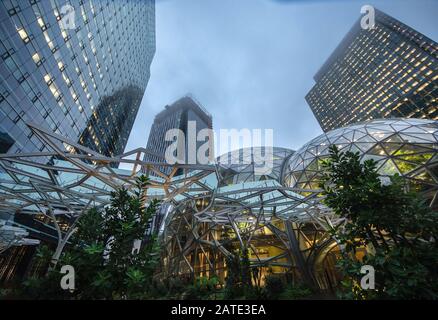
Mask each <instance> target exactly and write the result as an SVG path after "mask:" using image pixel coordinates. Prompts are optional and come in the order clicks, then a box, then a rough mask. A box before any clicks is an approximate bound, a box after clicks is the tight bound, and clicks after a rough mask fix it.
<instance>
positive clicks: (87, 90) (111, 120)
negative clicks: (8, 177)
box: [0, 0, 155, 156]
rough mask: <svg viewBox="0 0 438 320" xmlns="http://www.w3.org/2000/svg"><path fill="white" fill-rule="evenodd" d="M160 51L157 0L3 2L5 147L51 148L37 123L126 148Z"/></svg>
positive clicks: (98, 145) (0, 96)
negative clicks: (37, 129) (33, 129)
mask: <svg viewBox="0 0 438 320" xmlns="http://www.w3.org/2000/svg"><path fill="white" fill-rule="evenodd" d="M154 54H155V3H154V1H153V0H114V1H112V0H93V1H91V0H82V1H66V0H44V1H40V0H26V1H23V0H21V1H19V0H4V1H1V3H0V80H1V82H0V106H1V107H0V139H1V144H0V145H1V150H0V152H2V153H4V152H9V153H17V152H33V151H43V150H44V149H45V146H44V145H43V144H42V143H41V142H39V140H38V139H36V137H34V136H33V135H32V132H31V131H30V130H29V128H28V127H27V126H26V122H33V123H36V124H39V125H41V126H44V127H46V128H50V129H51V130H52V131H53V132H55V133H58V134H61V135H63V136H66V137H68V138H70V139H72V140H74V141H79V143H81V144H83V145H85V146H87V147H89V148H91V149H93V150H96V151H98V152H100V153H103V154H105V155H108V156H112V155H115V154H118V153H122V152H123V150H124V147H125V145H126V142H127V140H128V137H129V133H130V131H131V128H132V125H133V123H134V119H135V117H136V114H137V111H138V108H139V106H140V102H141V99H142V96H143V93H144V91H145V89H146V85H147V83H148V80H149V76H150V64H151V61H152V59H153V56H154ZM72 151H73V150H72Z"/></svg>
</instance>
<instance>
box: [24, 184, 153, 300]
mask: <svg viewBox="0 0 438 320" xmlns="http://www.w3.org/2000/svg"><path fill="white" fill-rule="evenodd" d="M148 185H149V180H148V179H147V178H146V177H144V176H142V177H139V178H138V179H137V182H136V186H135V189H134V190H133V191H128V190H127V189H125V188H121V189H118V190H116V191H115V192H113V193H112V194H111V204H110V205H109V206H108V207H106V208H105V209H104V210H103V211H99V210H96V209H92V210H90V211H89V212H88V213H87V214H85V215H83V216H82V217H81V218H80V220H79V221H78V224H77V231H76V233H75V234H74V235H73V237H72V239H71V245H70V246H69V247H68V248H67V250H65V251H64V253H63V254H62V256H61V259H60V262H59V264H58V266H57V268H56V269H54V270H51V271H49V273H48V275H47V276H46V277H44V278H41V279H29V281H28V282H27V283H26V284H27V285H25V288H26V290H24V291H23V292H22V293H23V294H24V295H26V294H28V296H34V297H35V298H39V297H43V296H44V298H49V299H50V298H53V299H57V298H74V299H142V298H149V297H150V296H149V293H148V292H149V288H150V286H151V283H152V277H153V275H154V272H155V270H156V267H157V265H158V262H159V250H160V248H159V245H158V241H157V239H156V237H155V236H152V237H150V238H149V239H148V241H147V242H145V243H143V244H142V245H141V247H140V250H139V251H138V252H133V246H134V242H135V241H136V240H143V239H144V238H145V232H146V230H147V229H148V227H149V225H148V224H149V222H150V219H151V217H152V215H153V214H155V212H156V210H157V207H158V205H159V202H158V201H157V200H152V201H150V202H149V203H148V204H147V199H146V192H147V188H148ZM66 264H69V265H72V266H73V267H74V269H75V275H76V277H75V280H76V281H75V282H76V286H75V287H76V290H75V291H74V292H73V293H67V292H64V291H62V290H61V288H60V286H59V280H60V278H61V276H62V275H60V274H59V269H60V268H61V267H62V265H66ZM47 288H50V290H49V291H47ZM44 292H50V296H47V294H43V296H42V295H41V293H44Z"/></svg>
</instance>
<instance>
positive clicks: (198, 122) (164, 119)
mask: <svg viewBox="0 0 438 320" xmlns="http://www.w3.org/2000/svg"><path fill="white" fill-rule="evenodd" d="M189 122H194V124H195V130H196V131H195V133H196V135H197V134H198V133H199V131H200V130H202V129H212V128H213V119H212V117H211V115H210V113H209V112H208V111H207V110H205V108H204V107H202V106H201V104H200V103H199V102H195V100H194V99H193V98H192V97H190V96H185V97H183V98H181V99H179V100H178V101H176V102H174V103H173V104H172V105H170V106H169V105H167V106H166V107H165V109H164V110H163V111H161V112H160V113H158V114H157V115H156V116H155V119H154V123H153V124H152V127H151V131H150V133H149V139H148V144H147V147H146V149H147V150H148V151H149V153H148V154H146V155H145V158H144V161H149V162H165V161H166V160H165V154H166V149H167V148H168V147H169V146H170V145H171V144H172V143H173V141H166V132H167V131H168V130H172V129H179V130H181V132H182V133H183V134H184V139H185V141H184V147H185V149H184V158H185V161H186V163H188V162H189V161H188V152H190V150H188V149H189V148H188V139H190V138H191V137H189V134H188V130H189V128H188V126H189ZM178 138H180V137H178ZM178 138H177V139H178ZM181 138H182V137H181ZM194 138H195V139H196V137H194ZM204 143H205V142H204V141H196V150H198V148H199V147H200V146H201V145H202V144H204ZM209 143H211V144H210V149H209V151H208V152H210V151H213V141H209ZM160 170H162V171H163V172H164V173H166V174H169V173H170V171H171V168H170V167H166V168H161V169H160Z"/></svg>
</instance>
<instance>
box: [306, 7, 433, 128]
mask: <svg viewBox="0 0 438 320" xmlns="http://www.w3.org/2000/svg"><path fill="white" fill-rule="evenodd" d="M375 12H376V14H375V27H374V28H372V29H362V28H361V26H360V19H359V20H358V21H357V22H356V23H355V24H354V26H353V28H352V29H351V30H350V32H349V33H348V34H347V35H346V36H345V38H344V39H343V40H342V42H341V43H340V44H339V46H338V47H337V48H336V50H335V51H334V52H333V53H332V54H331V56H330V57H329V58H328V60H327V61H326V62H325V63H324V65H323V66H322V68H321V69H320V70H319V71H318V72H317V74H316V75H315V77H314V79H315V81H316V84H315V86H314V87H313V88H312V89H311V90H310V92H309V93H308V94H307V96H306V100H307V102H308V104H309V105H310V107H311V109H312V111H313V113H314V115H315V117H316V119H317V120H318V122H319V124H320V125H321V128H322V129H323V130H324V131H329V130H332V129H335V128H338V127H343V126H346V125H348V124H351V123H355V122H360V121H366V120H371V119H375V118H396V117H405V118H426V119H434V120H436V119H438V44H437V43H436V42H435V41H433V40H431V39H429V38H427V37H426V36H424V35H423V34H421V33H419V32H418V31H415V30H414V29H412V28H410V27H408V26H407V25H405V24H403V23H401V22H400V21H397V20H396V19H394V18H392V17H390V16H388V15H386V14H385V13H383V12H381V11H379V10H376V11H375Z"/></svg>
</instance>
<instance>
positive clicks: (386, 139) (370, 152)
mask: <svg viewBox="0 0 438 320" xmlns="http://www.w3.org/2000/svg"><path fill="white" fill-rule="evenodd" d="M333 144H334V145H336V146H338V148H339V149H340V150H341V151H352V152H359V154H360V157H361V160H362V161H364V160H366V159H373V160H375V161H376V162H377V168H378V171H379V173H380V174H381V175H382V176H389V175H393V174H395V173H398V174H400V175H401V176H403V177H405V178H407V179H408V180H409V182H410V184H411V186H413V187H414V188H416V190H419V191H424V192H426V193H427V194H428V196H430V197H433V196H434V195H435V193H436V192H437V190H438V154H437V150H438V121H433V120H423V119H383V120H374V121H370V122H366V123H358V124H354V125H351V126H347V127H343V128H339V129H336V130H333V131H330V132H327V133H324V134H322V135H320V136H318V137H316V138H315V139H313V140H311V141H310V142H308V143H307V144H306V145H304V146H303V147H302V148H301V149H299V150H298V151H297V152H296V153H295V154H294V155H293V156H292V157H290V159H289V160H288V163H287V166H286V170H285V172H284V174H283V184H285V185H288V186H290V187H296V188H307V189H316V188H318V185H319V183H320V182H321V179H320V178H321V175H320V172H321V160H322V159H324V158H327V157H328V154H329V149H328V148H329V146H330V145H333Z"/></svg>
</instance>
